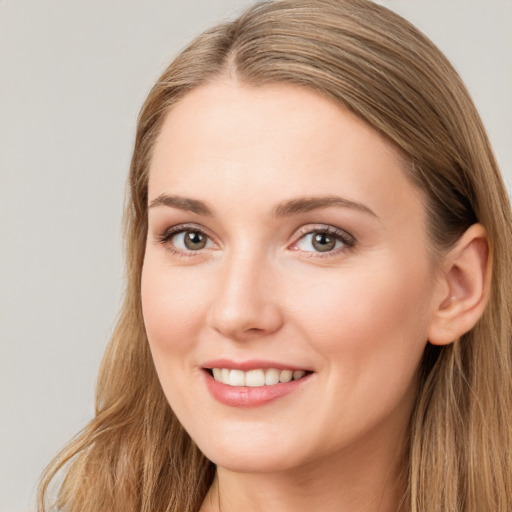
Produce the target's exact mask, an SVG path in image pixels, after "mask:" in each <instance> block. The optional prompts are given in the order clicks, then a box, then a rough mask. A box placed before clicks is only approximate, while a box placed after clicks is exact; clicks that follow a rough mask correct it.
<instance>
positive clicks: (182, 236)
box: [159, 226, 213, 253]
mask: <svg viewBox="0 0 512 512" xmlns="http://www.w3.org/2000/svg"><path fill="white" fill-rule="evenodd" d="M159 242H160V243H162V244H163V245H166V246H168V247H170V248H172V250H174V251H177V252H182V253H187V252H195V251H201V250H202V249H209V248H210V247H212V246H213V241H212V239H211V238H210V237H209V236H208V235H207V234H206V233H204V232H203V231H201V230H200V229H195V228H188V229H187V228H183V227H179V226H177V227H176V228H173V229H170V230H167V231H166V232H165V233H164V234H163V235H162V236H160V237H159Z"/></svg>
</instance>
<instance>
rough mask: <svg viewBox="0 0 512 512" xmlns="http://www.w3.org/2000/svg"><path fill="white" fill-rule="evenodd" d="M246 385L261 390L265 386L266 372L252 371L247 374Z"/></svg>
mask: <svg viewBox="0 0 512 512" xmlns="http://www.w3.org/2000/svg"><path fill="white" fill-rule="evenodd" d="M245 385H246V386H249V387H251V388H259V387H261V386H264V385H265V372H264V371H263V370H250V371H248V372H247V373H246V374H245Z"/></svg>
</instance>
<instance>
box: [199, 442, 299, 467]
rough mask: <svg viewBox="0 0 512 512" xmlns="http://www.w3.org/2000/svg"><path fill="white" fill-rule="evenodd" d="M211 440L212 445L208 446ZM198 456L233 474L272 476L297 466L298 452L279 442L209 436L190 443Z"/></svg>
mask: <svg viewBox="0 0 512 512" xmlns="http://www.w3.org/2000/svg"><path fill="white" fill-rule="evenodd" d="M212 440H215V443H214V442H212ZM194 441H195V442H196V444H197V446H198V447H199V449H200V450H201V452H202V453H203V454H204V455H205V456H206V457H207V458H208V459H209V460H211V461H212V462H213V463H214V464H216V465H217V466H218V467H222V468H225V469H228V470H230V471H235V472H237V473H272V472H279V471H285V470H288V469H291V468H292V467H294V466H296V465H300V460H299V459H300V458H302V457H301V456H300V454H299V448H298V447H297V446H295V448H294V447H293V446H291V445H288V443H286V442H285V441H284V440H283V439H282V438H278V439H276V438H275V437H269V438H266V439H265V438H263V437H262V436H261V435H260V436H258V437H257V438H254V437H253V438H250V436H249V438H247V437H246V438H240V436H238V437H235V436H229V435H220V436H217V437H216V435H215V434H213V435H212V436H211V437H210V438H209V439H208V440H207V441H205V442H201V440H194Z"/></svg>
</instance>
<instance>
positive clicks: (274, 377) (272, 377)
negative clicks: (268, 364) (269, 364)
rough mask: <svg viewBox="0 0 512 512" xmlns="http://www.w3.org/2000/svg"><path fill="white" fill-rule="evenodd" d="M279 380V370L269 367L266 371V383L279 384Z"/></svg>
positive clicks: (268, 384)
mask: <svg viewBox="0 0 512 512" xmlns="http://www.w3.org/2000/svg"><path fill="white" fill-rule="evenodd" d="M278 382H279V370H276V369H275V368H269V369H268V370H267V371H266V372H265V385H266V386H272V385H274V384H277V383H278Z"/></svg>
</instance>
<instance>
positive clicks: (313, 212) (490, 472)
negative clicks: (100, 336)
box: [40, 0, 512, 512]
mask: <svg viewBox="0 0 512 512" xmlns="http://www.w3.org/2000/svg"><path fill="white" fill-rule="evenodd" d="M130 187H131V197H130V202H129V205H128V207H127V242H128V243H127V258H128V270H129V273H128V286H127V292H126V298H125V303H124V306H123V310H122V314H121V317H120V320H119V323H118V325H117V329H116V331H115V333H114V336H113V339H112V342H111V344H110V346H109V348H108V350H107V353H106V355H105V359H104V362H103V366H102V369H101V373H100V378H99V384H98V394H97V412H96V416H95V418H94V419H93V420H92V421H91V423H90V424H89V425H88V426H87V427H86V429H85V430H84V431H83V432H82V433H81V434H80V436H79V437H78V438H77V439H76V440H75V441H74V442H73V443H72V444H71V445H70V446H69V447H67V448H66V449H65V450H64V451H63V452H62V453H61V454H60V455H59V456H58V457H57V459H56V460H55V461H54V462H53V464H52V465H51V466H50V467H49V469H48V470H47V472H46V475H45V477H44V479H43V482H42V484H41V490H40V510H45V505H44V501H45V497H46V493H47V489H48V485H49V482H50V481H51V480H52V479H53V478H54V476H55V474H56V473H57V472H58V471H59V470H61V469H62V468H65V471H66V477H65V479H64V481H63V483H62V485H61V487H60V491H59V495H58V503H57V508H59V509H63V510H69V511H82V510H83V511H85V510H95V511H102V510H105V511H106V510H109V511H111V510H123V511H124V510H141V511H160V510H169V511H180V512H181V511H194V512H196V511H202V512H213V511H215V512H217V511H222V512H227V511H232V510H246V511H251V510H274V509H277V510H291V509H292V508H293V510H303V509H304V510H306V509H307V510H311V509H316V510H322V511H329V510H337V511H340V510H351V511H369V510H372V511H375V510H378V511H386V512H387V511H396V510H400V511H434V510H435V511H439V510H441V511H453V512H455V511H460V510H464V511H468V512H477V511H478V512H481V511H493V512H494V511H502V512H505V511H508V510H510V509H512V489H511V487H512V485H511V484H512V463H511V462H512V461H511V457H512V455H511V453H512V430H511V421H510V420H511V411H512V403H511V401H512V386H511V384H512V381H511V344H510V341H511V318H510V313H509V308H510V304H511V297H510V289H511V287H510V284H511V281H512V280H511V275H510V272H511V270H512V264H511V260H510V250H509V248H510V247H511V246H512V238H511V214H510V207H509V203H508V199H507V194H506V191H505V189H504V186H503V183H502V180H501V177H500V174H499V171H498V169H497V166H496V163H495V160H494V158H493V155H492V151H491V149H490V146H489V143H488V140H487V137H486V135H485V131H484V129H483V127H482V123H481V121H480V119H479V116H478V114H477V112H476V110H475V107H474V106H473V104H472V102H471V100H470V98H469V96H468V94H467V92H466V90H465V88H464V86H463V84H462V83H461V81H460V78H459V77H458V75H457V74H456V72H455V71H454V70H453V68H452V67H451V65H450V64H449V63H448V62H447V61H446V59H445V58H444V57H443V56H442V55H441V54H440V52H439V51H438V50H437V49H436V48H435V47H434V46H433V44H432V43H431V42H429V41H428V40H427V39H426V38H425V37H424V36H423V35H422V34H420V33H419V32H418V31H417V30H416V29H414V28H413V27H412V26H411V25H410V24H408V23H407V22H406V21H404V20H403V19H401V18H400V17H399V16H397V15H395V14H393V13H391V12H390V11H388V10H386V9H385V8H383V7H380V6H377V5H374V4H373V3H371V2H367V1H365V0H348V1H339V0H337V1H334V0H326V1H313V0H293V1H291V0H290V1H287V0H283V1H276V2H262V3H258V4H256V5H255V6H253V7H252V8H250V9H249V10H248V11H247V12H246V13H245V14H243V15H242V16H241V17H240V18H239V19H237V20H235V21H234V22H231V23H227V24H223V25H219V26H217V27H214V28H213V29H211V30H209V31H206V32H205V33H204V34H202V35H201V36H200V37H199V38H198V39H196V40H195V41H194V42H193V43H191V44H190V45H189V46H188V47H187V48H186V49H185V50H184V51H183V52H182V53H181V54H180V55H179V56H178V57H177V58H176V60H175V61H174V62H173V63H172V64H171V65H170V66H169V68H168V69H167V70H166V71H165V72H164V74H163V75H162V77H161V78H160V79H159V80H158V82H157V84H156V85H155V86H154V88H153V90H152V91H151V93H150V94H149V97H148V99H147V100H146V102H145V104H144V106H143V108H142V111H141V114H140V117H139V122H138V130H137V137H136V142H135V150H134V155H133V159H132V165H131V171H130Z"/></svg>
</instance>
